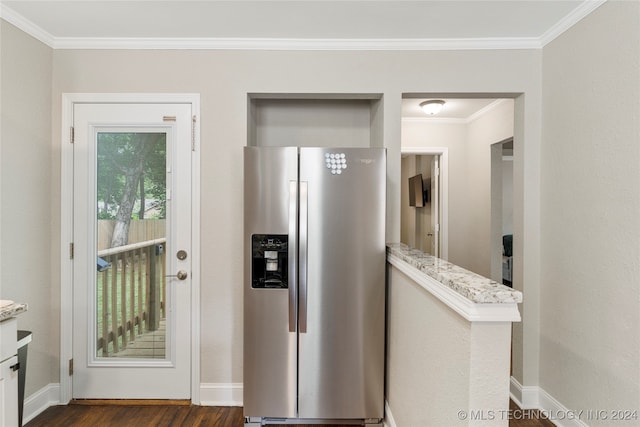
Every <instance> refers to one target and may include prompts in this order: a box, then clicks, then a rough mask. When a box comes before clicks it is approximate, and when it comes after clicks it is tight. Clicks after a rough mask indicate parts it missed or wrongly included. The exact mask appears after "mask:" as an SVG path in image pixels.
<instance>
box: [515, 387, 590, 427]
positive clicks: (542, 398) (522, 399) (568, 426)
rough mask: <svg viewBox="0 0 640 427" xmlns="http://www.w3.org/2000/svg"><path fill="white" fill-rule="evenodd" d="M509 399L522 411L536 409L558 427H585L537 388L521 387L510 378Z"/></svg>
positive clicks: (576, 417)
mask: <svg viewBox="0 0 640 427" xmlns="http://www.w3.org/2000/svg"><path fill="white" fill-rule="evenodd" d="M510 392H511V399H513V401H514V402H515V403H516V404H517V405H518V406H519V407H520V408H522V409H538V410H540V411H542V413H543V414H544V415H545V416H546V417H547V418H549V421H551V422H552V423H553V424H555V425H556V426H558V427H587V424H585V423H584V422H583V421H582V420H581V419H580V415H582V417H585V416H586V415H585V414H584V413H583V414H578V413H576V412H575V411H572V410H571V409H569V408H567V407H566V406H564V405H563V404H562V403H560V402H559V401H558V400H556V399H555V398H554V397H553V396H551V395H550V394H549V393H547V392H546V391H545V390H544V389H542V388H540V387H538V386H523V385H521V384H520V383H519V382H518V380H516V379H515V378H513V377H511V389H510Z"/></svg>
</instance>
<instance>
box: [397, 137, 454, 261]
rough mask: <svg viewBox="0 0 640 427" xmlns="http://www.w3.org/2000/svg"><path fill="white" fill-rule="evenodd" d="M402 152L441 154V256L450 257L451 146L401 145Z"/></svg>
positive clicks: (419, 154) (420, 154)
mask: <svg viewBox="0 0 640 427" xmlns="http://www.w3.org/2000/svg"><path fill="white" fill-rule="evenodd" d="M400 153H402V154H415V155H417V156H422V155H427V156H428V155H436V156H440V258H442V259H445V260H448V259H449V148H447V147H401V148H400Z"/></svg>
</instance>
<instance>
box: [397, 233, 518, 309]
mask: <svg viewBox="0 0 640 427" xmlns="http://www.w3.org/2000/svg"><path fill="white" fill-rule="evenodd" d="M389 255H394V256H396V257H398V258H400V259H401V260H402V261H404V262H406V263H407V264H409V265H411V266H413V267H415V268H416V269H418V270H420V271H421V272H422V273H424V274H426V275H427V276H429V277H431V278H432V279H435V280H437V281H438V282H440V283H442V284H443V285H445V286H447V287H449V288H451V289H452V290H453V291H455V292H457V293H458V294H460V295H462V296H463V297H465V298H466V299H468V300H469V301H471V302H474V303H478V304H506V303H520V302H522V292H520V291H517V290H515V289H512V288H510V287H508V286H505V285H502V284H500V283H498V282H496V281H494V280H491V279H488V278H486V277H483V276H481V275H479V274H476V273H473V272H471V271H469V270H466V269H464V268H462V267H459V266H457V265H455V264H452V263H450V262H448V261H445V260H443V259H440V258H436V257H434V256H433V255H429V254H427V253H425V252H422V251H421V250H419V249H414V248H411V247H409V246H407V245H405V244H404V243H387V256H389Z"/></svg>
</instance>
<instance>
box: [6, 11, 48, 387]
mask: <svg viewBox="0 0 640 427" xmlns="http://www.w3.org/2000/svg"><path fill="white" fill-rule="evenodd" d="M0 52H1V54H2V57H1V61H0V63H1V85H0V87H1V92H0V109H1V119H0V120H1V122H2V126H0V129H1V131H0V183H1V187H0V234H1V238H0V297H1V298H3V299H11V300H14V301H20V302H26V303H28V304H29V311H28V312H27V313H24V314H22V315H20V316H19V318H18V328H19V329H26V330H30V331H32V332H33V341H32V342H31V344H29V347H28V348H29V353H28V354H29V356H28V361H27V364H28V366H29V374H28V375H27V383H26V393H27V395H29V394H31V393H32V392H34V391H36V390H39V389H40V388H42V387H43V386H45V385H46V384H49V383H51V382H56V381H57V380H56V378H57V377H58V373H57V371H58V347H59V345H58V340H59V338H58V336H59V331H58V327H57V325H58V323H59V322H57V319H58V314H59V312H58V307H59V305H60V303H59V301H58V300H55V299H52V291H53V290H54V289H55V286H52V285H53V284H54V283H55V282H56V280H55V279H54V278H52V262H59V256H58V258H53V257H52V256H51V254H52V246H51V236H52V234H53V233H55V232H56V229H55V227H52V223H51V209H52V207H53V206H54V204H53V203H52V200H51V192H52V190H53V188H52V187H59V184H56V183H54V182H52V180H51V173H52V172H51V169H52V167H53V165H52V163H51V159H52V148H53V147H52V146H51V105H52V99H51V75H52V59H53V52H52V51H51V49H50V48H49V47H47V46H45V45H43V44H42V43H40V42H38V41H36V40H35V39H33V38H31V37H29V36H27V35H26V34H24V33H23V32H21V31H19V30H17V29H16V28H15V27H13V26H11V25H9V24H7V23H6V22H4V21H1V20H0ZM56 191H59V190H57V189H56Z"/></svg>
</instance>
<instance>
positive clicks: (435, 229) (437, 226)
mask: <svg viewBox="0 0 640 427" xmlns="http://www.w3.org/2000/svg"><path fill="white" fill-rule="evenodd" d="M433 231H435V232H436V233H438V232H440V224H435V225H434V226H433Z"/></svg>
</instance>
